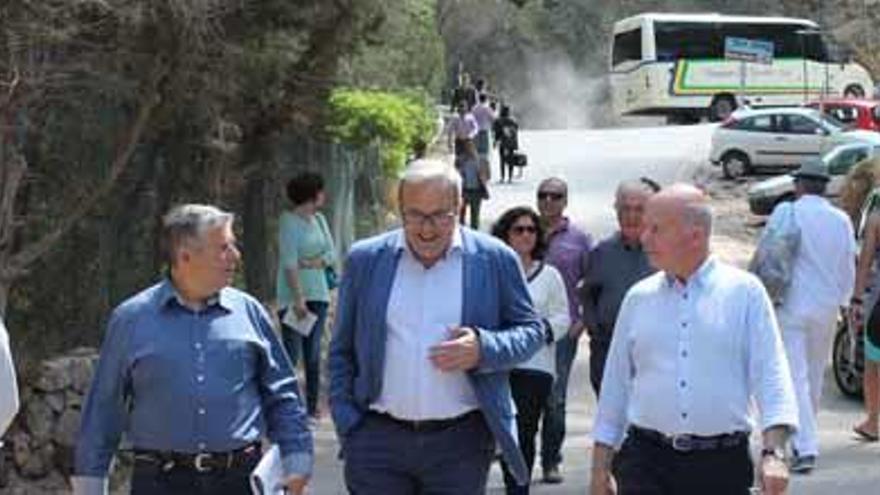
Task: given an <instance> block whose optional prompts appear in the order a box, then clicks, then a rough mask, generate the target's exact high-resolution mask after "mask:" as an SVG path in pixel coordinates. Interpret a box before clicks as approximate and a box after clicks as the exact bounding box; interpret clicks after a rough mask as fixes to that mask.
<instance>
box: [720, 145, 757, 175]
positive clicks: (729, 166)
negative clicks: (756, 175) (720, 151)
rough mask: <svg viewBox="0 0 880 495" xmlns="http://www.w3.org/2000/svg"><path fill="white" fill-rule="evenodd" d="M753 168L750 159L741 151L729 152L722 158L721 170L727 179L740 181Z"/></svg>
mask: <svg viewBox="0 0 880 495" xmlns="http://www.w3.org/2000/svg"><path fill="white" fill-rule="evenodd" d="M750 168H751V163H750V162H749V157H748V156H746V154H745V153H743V152H741V151H729V152H727V153H726V154H725V155H724V156H723V157H722V158H721V170H722V171H723V172H724V178H725V179H738V178H740V177H742V176H744V175H746V174H747V173H749V170H750Z"/></svg>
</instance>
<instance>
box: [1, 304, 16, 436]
mask: <svg viewBox="0 0 880 495" xmlns="http://www.w3.org/2000/svg"><path fill="white" fill-rule="evenodd" d="M18 405H19V404H18V384H17V383H16V381H15V365H14V364H13V362H12V353H11V352H10V351H9V334H8V333H6V326H5V325H4V324H3V319H0V435H3V434H4V433H6V428H9V424H10V423H12V419H13V418H15V415H16V413H18ZM2 444H3V442H0V445H2Z"/></svg>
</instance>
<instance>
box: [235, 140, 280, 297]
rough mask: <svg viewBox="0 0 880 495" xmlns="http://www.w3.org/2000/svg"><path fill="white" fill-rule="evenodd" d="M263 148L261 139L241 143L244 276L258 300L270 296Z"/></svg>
mask: <svg viewBox="0 0 880 495" xmlns="http://www.w3.org/2000/svg"><path fill="white" fill-rule="evenodd" d="M264 149H267V147H266V143H264V140H262V139H255V140H253V141H250V142H249V143H248V144H246V145H245V147H244V150H243V153H242V162H243V165H244V167H242V168H244V169H247V170H249V171H250V173H248V174H247V178H246V181H247V182H246V185H245V194H244V196H245V197H244V214H243V215H242V224H243V225H242V226H243V228H244V252H243V253H242V256H243V258H244V277H245V284H246V286H247V290H248V292H250V293H251V294H252V295H253V296H254V297H256V298H257V299H259V300H261V301H266V300H268V299H269V298H270V297H271V296H272V292H273V291H272V290H271V288H270V286H269V281H270V280H271V279H270V275H269V260H268V258H267V256H266V253H267V252H268V250H267V246H268V243H269V238H268V237H267V235H266V234H267V233H266V220H267V219H266V214H267V212H266V186H267V184H266V173H265V171H264V166H265V159H264V158H265V157H264V153H263V152H262V151H261V150H264Z"/></svg>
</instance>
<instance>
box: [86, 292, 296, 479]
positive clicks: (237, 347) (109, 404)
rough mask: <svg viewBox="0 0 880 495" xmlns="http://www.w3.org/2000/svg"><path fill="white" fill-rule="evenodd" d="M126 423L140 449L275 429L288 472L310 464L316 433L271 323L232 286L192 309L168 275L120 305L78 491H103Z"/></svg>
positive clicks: (227, 445) (218, 447) (191, 448)
mask: <svg viewBox="0 0 880 495" xmlns="http://www.w3.org/2000/svg"><path fill="white" fill-rule="evenodd" d="M123 432H125V433H126V435H127V438H128V440H129V441H130V442H131V444H132V445H133V447H134V448H135V449H143V450H158V451H174V452H181V453H198V452H227V451H230V450H234V449H238V448H241V447H243V446H246V445H248V444H249V443H252V442H255V441H258V440H260V439H261V438H262V437H263V436H268V437H269V439H270V440H271V441H272V442H274V443H277V444H278V445H279V447H280V449H281V454H282V462H283V465H284V470H285V474H286V475H293V474H301V475H306V474H308V473H310V472H311V467H312V435H311V433H310V431H309V429H308V426H307V422H306V414H305V410H304V408H303V406H302V402H301V401H300V399H299V397H298V395H297V383H296V378H295V376H294V374H293V370H292V369H291V367H290V364H289V361H288V359H287V357H286V356H285V354H284V351H283V350H282V347H281V344H280V342H279V340H278V338H277V337H276V335H275V332H274V331H273V329H272V323H271V321H270V319H269V317H268V315H267V314H266V311H265V310H264V309H263V307H262V306H261V305H260V304H259V302H257V301H256V300H255V299H254V298H252V297H251V296H249V295H247V294H245V293H244V292H241V291H239V290H236V289H233V288H228V287H227V288H224V289H222V290H221V291H220V292H219V294H218V296H217V297H216V298H214V300H213V301H211V302H209V304H208V305H207V306H206V307H205V308H204V309H202V310H200V311H194V310H192V309H189V308H187V307H186V306H184V305H183V304H182V303H181V299H180V297H179V296H178V294H177V292H176V291H175V289H174V286H173V285H172V283H171V282H170V280H165V281H162V282H160V283H158V284H156V285H154V286H153V287H150V288H148V289H146V290H144V291H142V292H141V293H139V294H137V295H135V296H134V297H132V298H131V299H129V300H127V301H125V302H124V303H122V304H121V305H120V306H119V307H118V308H116V310H115V311H114V312H113V315H112V316H111V318H110V323H109V325H108V329H107V335H106V336H105V340H104V344H103V345H102V347H101V357H100V360H99V361H98V366H97V369H96V371H95V376H94V378H93V381H92V385H91V388H90V390H89V395H88V399H87V401H86V405H85V409H84V411H83V418H82V425H81V428H80V432H79V437H78V440H77V446H76V458H75V466H74V472H75V474H76V476H77V477H76V478H74V493H90V494H91V493H106V476H107V469H108V467H109V465H110V460H111V459H112V458H113V455H114V453H115V452H116V449H117V446H118V444H119V439H120V436H121V434H122V433H123Z"/></svg>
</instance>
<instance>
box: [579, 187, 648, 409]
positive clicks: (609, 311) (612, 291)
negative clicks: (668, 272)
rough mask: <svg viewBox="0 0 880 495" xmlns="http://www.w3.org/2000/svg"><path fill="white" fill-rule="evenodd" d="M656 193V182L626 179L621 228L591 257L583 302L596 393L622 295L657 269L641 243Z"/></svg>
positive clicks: (620, 195)
mask: <svg viewBox="0 0 880 495" xmlns="http://www.w3.org/2000/svg"><path fill="white" fill-rule="evenodd" d="M651 194H653V187H652V185H651V184H648V183H645V182H639V181H627V182H623V183H621V184H620V186H618V188H617V194H616V198H615V201H614V209H615V211H616V212H617V223H618V225H619V228H620V230H618V231H617V232H615V233H614V234H613V235H612V236H611V237H609V238H607V239H603V240H602V241H601V242H600V243H599V244H598V245H596V247H595V248H594V249H593V251H592V252H591V253H590V256H588V257H586V263H585V264H586V267H585V269H584V284H583V287H582V290H581V296H582V297H581V302H582V304H583V318H584V325H585V326H586V327H587V332H588V333H589V335H590V383H591V384H592V386H593V391H594V392H596V397H597V398H598V397H599V388H600V386H601V384H602V374H603V371H604V370H605V359H606V357H607V356H608V349H609V347H610V346H611V333H612V331H613V330H614V322H615V321H616V320H617V313H618V311H620V304H621V302H623V296H624V295H626V291H628V290H629V288H630V287H632V286H633V285H634V284H635V283H636V282H638V281H639V280H641V279H643V278H645V277H647V276H648V275H650V274H652V273H654V271H655V269H654V268H652V267H651V264H650V262H649V261H648V257H647V256H646V255H645V252H644V251H643V250H642V246H641V243H640V242H639V236H641V234H642V214H643V213H644V211H645V202H646V201H647V200H648V198H649V197H650V196H651Z"/></svg>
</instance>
